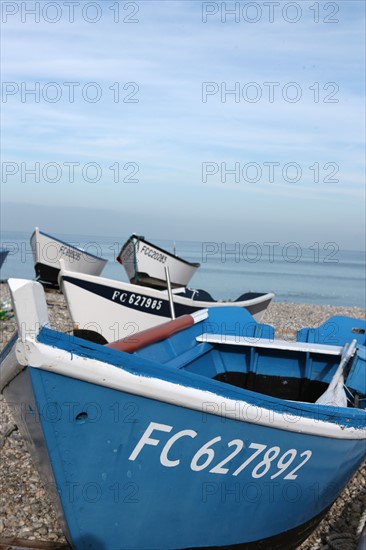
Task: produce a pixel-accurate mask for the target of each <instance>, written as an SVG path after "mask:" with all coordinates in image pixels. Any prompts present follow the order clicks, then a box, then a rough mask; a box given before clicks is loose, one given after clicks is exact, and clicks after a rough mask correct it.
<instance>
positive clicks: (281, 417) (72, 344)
mask: <svg viewBox="0 0 366 550" xmlns="http://www.w3.org/2000/svg"><path fill="white" fill-rule="evenodd" d="M70 338H71V339H70ZM16 347H17V351H16V355H17V358H18V361H19V362H20V363H21V364H23V365H25V366H27V365H28V366H29V367H30V368H36V369H41V370H45V371H49V372H52V373H55V374H60V375H62V376H67V377H69V378H76V379H78V380H83V381H85V382H88V383H91V384H96V385H99V386H103V387H107V388H110V389H115V390H117V391H124V392H126V393H130V394H132V395H133V394H134V395H137V396H140V397H146V398H150V399H154V400H157V401H162V402H166V403H170V404H172V405H176V406H182V407H184V408H189V409H193V410H197V411H199V412H201V413H202V414H213V415H215V416H221V417H224V418H228V419H231V420H236V421H242V422H248V423H254V424H257V425H260V426H267V427H270V428H273V429H280V430H285V431H290V432H295V433H299V434H307V435H312V436H320V437H327V438H334V439H352V440H361V439H365V438H366V429H364V428H363V426H364V425H365V417H366V411H364V410H363V409H356V408H344V407H336V406H328V405H320V404H318V403H304V402H296V401H289V400H285V399H280V398H276V397H271V396H268V395H265V394H261V393H258V392H253V391H251V390H246V389H244V388H238V387H236V386H231V385H229V384H225V383H222V382H220V381H217V380H214V379H211V378H207V377H204V376H202V375H199V374H195V373H192V372H187V371H184V370H180V369H176V368H174V369H170V368H169V367H168V366H166V365H164V364H161V363H159V362H157V361H153V360H150V359H146V358H143V357H137V356H134V355H130V354H128V353H125V352H121V351H117V350H114V349H111V348H105V347H104V346H101V345H98V344H94V343H93V342H87V341H85V340H81V339H79V338H77V337H70V335H64V334H62V333H58V332H56V331H54V330H52V329H49V328H47V327H43V328H42V329H41V331H40V332H39V334H38V338H37V340H35V339H34V338H29V339H26V341H25V342H24V341H21V340H18V343H17V344H16ZM362 347H364V346H362ZM32 356H33V357H34V359H35V362H34V363H32V360H33V358H32ZM43 356H49V358H48V359H47V360H46V361H45V360H44V359H43V358H42V357H43ZM37 362H38V364H36V363H37ZM89 362H91V364H88V363H89ZM202 386H204V387H202ZM215 402H216V404H217V405H218V408H217V410H211V411H210V410H204V409H203V407H202V406H203V405H204V404H208V403H209V404H214V403H215ZM225 403H226V405H227V406H225ZM233 403H235V404H240V407H241V409H242V410H243V411H246V415H245V417H244V415H242V414H240V415H239V416H238V415H237V410H236V407H235V410H233ZM253 410H255V411H256V415H255V417H254V418H252V417H251V416H248V411H252V412H253ZM259 411H260V415H259V420H258V412H259ZM233 412H234V413H235V415H234V417H233ZM286 416H287V417H288V418H287V419H286ZM294 417H296V418H294ZM332 419H333V420H332ZM351 421H353V423H354V425H352V426H351V425H350V424H349V423H350V422H351ZM299 423H301V425H299Z"/></svg>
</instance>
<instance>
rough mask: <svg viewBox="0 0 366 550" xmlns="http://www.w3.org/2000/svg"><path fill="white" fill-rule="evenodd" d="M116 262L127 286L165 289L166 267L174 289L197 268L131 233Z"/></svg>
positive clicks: (193, 263) (187, 280)
mask: <svg viewBox="0 0 366 550" xmlns="http://www.w3.org/2000/svg"><path fill="white" fill-rule="evenodd" d="M117 261H118V262H119V263H120V264H121V265H123V267H124V268H125V271H126V273H127V276H128V278H129V280H130V282H131V283H133V284H137V285H143V286H149V287H153V288H166V286H167V283H166V275H165V268H166V267H167V268H168V269H169V273H170V280H171V286H172V287H173V288H175V287H181V286H187V285H188V283H189V281H190V280H191V278H192V277H193V275H194V274H195V272H196V270H197V269H198V268H199V266H200V264H199V263H196V262H188V261H187V260H185V259H183V258H180V257H179V256H177V255H176V254H174V253H171V252H169V251H168V250H165V249H163V248H161V247H160V246H157V245H155V244H153V243H151V242H149V241H147V240H146V239H145V237H142V236H138V235H135V234H133V235H131V237H129V239H127V241H126V242H125V244H124V245H123V246H122V248H121V251H120V253H119V254H118V256H117Z"/></svg>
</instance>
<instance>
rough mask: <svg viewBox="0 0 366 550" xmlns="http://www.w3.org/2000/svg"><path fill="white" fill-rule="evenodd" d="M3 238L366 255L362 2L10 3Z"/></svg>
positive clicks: (5, 32)
mask: <svg viewBox="0 0 366 550" xmlns="http://www.w3.org/2000/svg"><path fill="white" fill-rule="evenodd" d="M1 8H2V14H1V15H2V60H1V64H2V95H1V109H2V120H1V126H2V128H1V130H2V131H1V139H2V176H1V202H2V229H3V230H21V231H29V232H31V231H32V230H33V228H34V226H35V225H38V226H39V227H40V228H41V229H43V230H44V231H46V232H49V233H69V234H74V233H80V234H83V235H96V234H100V235H128V234H130V233H132V232H133V231H135V232H137V233H144V234H145V235H146V236H147V237H150V238H162V239H164V238H169V239H171V238H174V239H190V240H198V241H200V240H201V239H206V240H207V239H208V240H217V239H223V240H228V241H230V242H235V241H238V240H246V241H248V240H257V241H258V240H263V241H264V240H267V241H268V240H272V241H273V240H277V241H279V242H284V243H286V242H289V241H297V242H299V243H301V244H303V245H304V246H309V245H311V244H312V243H313V242H319V243H321V244H323V243H327V242H336V243H338V244H339V246H340V247H341V248H348V249H363V248H364V246H365V238H364V230H365V183H364V174H365V166H364V161H365V156H364V137H365V104H364V93H365V90H364V80H365V65H364V47H365V5H364V3H363V2H358V1H355V2H353V1H347V2H345V1H337V2H313V1H312V2H307V1H303V0H302V1H301V2H300V1H298V2H226V3H225V2H224V3H222V2H200V1H169V0H167V1H147V0H145V1H136V2H135V1H133V2H123V1H120V2H116V1H108V0H104V1H99V2H85V1H83V0H79V2H72V1H71V2H70V1H69V2H66V1H65V2H63V1H58V2H42V1H41V2H16V1H12V2H10V1H9V2H7V1H3V2H2V4H1Z"/></svg>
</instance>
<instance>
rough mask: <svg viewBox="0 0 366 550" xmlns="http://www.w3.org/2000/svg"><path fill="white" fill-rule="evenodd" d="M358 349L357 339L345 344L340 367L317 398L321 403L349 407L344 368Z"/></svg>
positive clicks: (317, 401)
mask: <svg viewBox="0 0 366 550" xmlns="http://www.w3.org/2000/svg"><path fill="white" fill-rule="evenodd" d="M356 349H357V340H352V342H351V343H350V344H349V343H347V344H345V346H344V348H343V353H342V357H341V362H340V363H339V367H338V369H337V370H336V372H335V373H334V376H333V378H332V380H331V381H330V384H329V386H328V388H327V389H326V390H325V392H324V393H323V394H322V395H321V396H320V397H319V398H318V399H317V400H316V403H319V404H320V405H337V406H339V407H347V396H346V392H345V391H344V388H343V385H344V370H345V368H346V366H347V364H348V362H349V360H350V359H351V357H353V355H354V354H355V352H356Z"/></svg>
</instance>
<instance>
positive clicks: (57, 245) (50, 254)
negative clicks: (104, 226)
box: [30, 227, 107, 287]
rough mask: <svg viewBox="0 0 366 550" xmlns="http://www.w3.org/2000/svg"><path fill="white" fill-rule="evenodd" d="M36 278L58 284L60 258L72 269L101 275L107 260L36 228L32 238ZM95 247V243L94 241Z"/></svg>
mask: <svg viewBox="0 0 366 550" xmlns="http://www.w3.org/2000/svg"><path fill="white" fill-rule="evenodd" d="M30 244H31V248H32V253H33V260H34V270H35V272H36V278H37V280H39V281H40V282H42V283H45V284H46V285H51V286H55V287H57V286H58V281H57V278H58V274H59V271H60V260H63V262H64V265H66V266H67V268H68V269H69V270H70V271H73V272H76V273H89V274H90V275H100V274H101V272H102V271H103V269H104V266H105V265H106V263H107V260H105V259H104V258H101V257H100V256H96V255H95V254H92V253H91V252H89V251H87V250H84V249H82V248H80V247H78V246H74V245H72V244H70V243H67V242H65V241H63V240H61V239H59V238H57V237H53V236H52V235H49V234H48V233H44V232H43V231H40V230H39V229H38V227H36V228H35V230H34V232H33V233H32V236H31V238H30ZM92 245H93V246H92V247H91V248H94V245H95V243H92Z"/></svg>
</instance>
